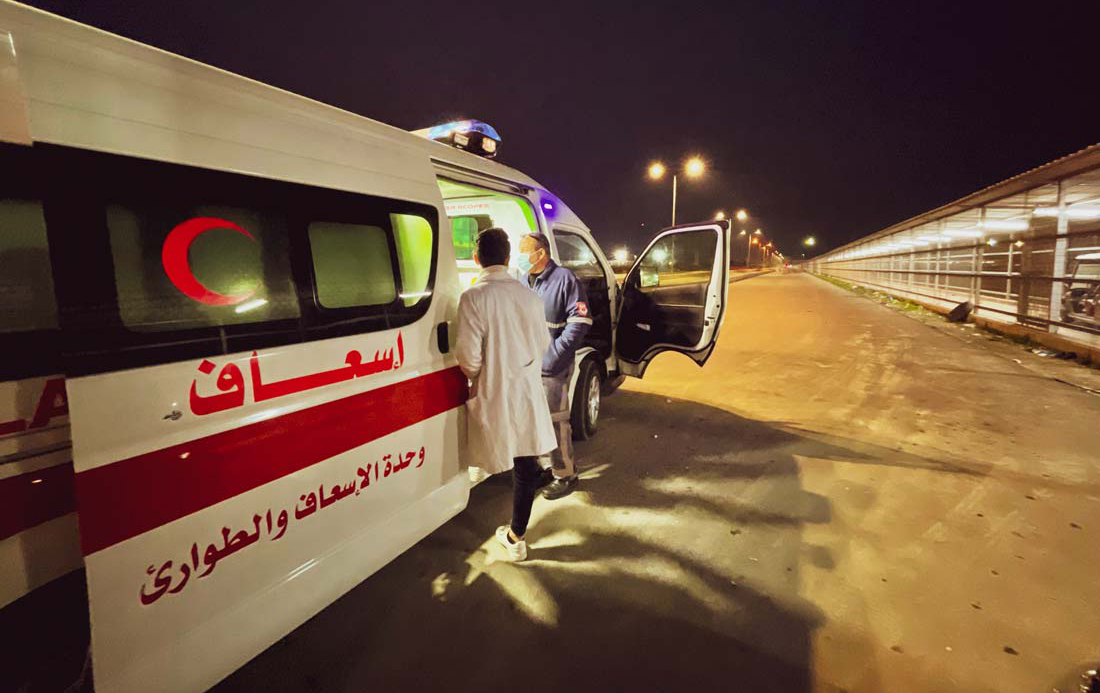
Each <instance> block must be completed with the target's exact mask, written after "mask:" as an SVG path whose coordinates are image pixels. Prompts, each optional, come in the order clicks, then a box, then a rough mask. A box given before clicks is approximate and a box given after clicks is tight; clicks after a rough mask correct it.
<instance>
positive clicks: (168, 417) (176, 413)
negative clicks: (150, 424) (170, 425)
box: [164, 409, 183, 421]
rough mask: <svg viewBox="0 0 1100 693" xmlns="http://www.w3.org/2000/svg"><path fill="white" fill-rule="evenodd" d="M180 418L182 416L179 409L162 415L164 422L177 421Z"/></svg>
mask: <svg viewBox="0 0 1100 693" xmlns="http://www.w3.org/2000/svg"><path fill="white" fill-rule="evenodd" d="M181 416H183V414H181V413H180V411H179V409H173V410H172V413H170V414H165V415H164V420H165V421H169V420H171V421H179V420H180V417H181Z"/></svg>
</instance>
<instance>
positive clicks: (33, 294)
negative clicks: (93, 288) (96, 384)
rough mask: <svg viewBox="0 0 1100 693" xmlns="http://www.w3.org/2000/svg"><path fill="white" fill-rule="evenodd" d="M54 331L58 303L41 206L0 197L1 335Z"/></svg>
mask: <svg viewBox="0 0 1100 693" xmlns="http://www.w3.org/2000/svg"><path fill="white" fill-rule="evenodd" d="M53 329H57V303H56V300H55V299H54V287H53V271H52V270H51V268H50V253H49V248H48V247H47V245H46V220H45V219H44V218H43V215H42V203H41V202H39V201H38V200H21V199H3V198H0V332H32V331H37V330H53Z"/></svg>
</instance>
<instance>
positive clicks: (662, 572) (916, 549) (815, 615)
mask: <svg viewBox="0 0 1100 693" xmlns="http://www.w3.org/2000/svg"><path fill="white" fill-rule="evenodd" d="M730 300H731V308H730V312H729V313H728V315H727V318H726V322H725V325H724V327H723V333H722V337H721V340H720V344H719V348H718V349H717V350H716V351H715V353H714V354H713V356H712V358H711V360H710V362H709V363H708V364H707V365H706V367H705V368H702V369H700V368H698V367H697V366H695V364H694V363H691V362H690V361H689V360H687V359H686V358H684V357H682V356H679V355H666V356H662V357H660V358H658V359H657V361H655V362H654V364H653V365H652V367H651V368H650V370H649V372H648V373H647V374H646V379H645V380H644V381H641V382H638V381H631V382H628V384H627V385H625V386H624V387H623V389H622V390H620V391H619V392H618V393H616V394H614V395H613V396H611V397H609V398H607V399H606V400H605V401H604V406H603V412H602V415H601V422H600V432H599V434H598V436H597V437H596V439H595V440H593V441H590V442H587V443H582V444H578V446H577V452H578V456H579V458H580V460H581V463H582V466H583V469H584V473H583V480H582V482H581V486H580V490H579V491H578V492H577V493H574V494H573V495H572V496H570V497H568V498H566V499H562V500H558V501H554V502H548V501H544V500H539V501H537V502H536V505H535V512H534V516H533V524H532V527H531V529H530V532H529V540H530V542H531V546H530V560H529V561H527V562H526V563H523V564H518V565H517V564H510V563H507V562H504V561H503V554H502V552H501V551H500V550H499V548H498V547H496V546H495V545H494V544H493V542H492V540H491V534H492V531H493V529H494V528H495V527H496V526H497V525H499V524H502V523H504V522H506V521H507V518H508V514H509V509H510V481H509V479H508V478H507V477H502V478H494V479H491V480H489V481H488V482H485V483H483V484H481V485H480V486H478V487H476V488H475V489H474V490H473V495H472V498H471V502H470V505H469V507H468V508H467V509H466V511H464V512H463V513H462V514H461V515H459V516H458V517H457V518H455V519H454V520H453V521H451V522H450V523H448V524H447V525H445V526H443V527H442V528H440V529H439V530H438V531H436V532H435V533H433V534H432V535H431V536H429V537H428V538H426V539H425V540H423V541H422V542H420V543H419V544H418V545H417V546H415V547H414V548H412V549H411V550H409V551H408V552H406V553H405V554H404V555H402V556H401V557H400V558H399V559H397V560H396V561H394V562H393V563H391V564H390V565H389V566H387V567H386V568H384V569H383V570H382V571H380V572H379V573H378V574H376V575H374V576H373V577H371V578H370V579H368V580H366V581H365V582H364V583H363V584H361V585H360V586H359V587H357V588H356V589H355V590H353V591H352V592H350V593H349V594H347V595H346V596H345V597H343V598H342V599H341V600H339V601H338V602H337V603H335V604H334V605H332V606H331V607H329V608H328V609H326V610H325V611H324V612H322V613H321V614H319V615H318V616H317V617H315V618H314V619H312V620H311V621H309V622H308V623H306V624H305V625H303V626H302V627H301V628H299V629H297V630H296V631H294V632H293V633H292V634H290V635H289V636H287V637H286V638H284V639H283V640H282V641H280V642H279V643H277V644H276V645H275V646H273V647H272V648H270V649H269V650H268V651H267V652H265V653H263V654H262V655H260V656H259V657H257V658H256V659H255V660H253V661H252V662H251V663H250V664H248V665H247V666H246V667H244V668H243V669H241V670H240V671H238V672H237V673H235V674H233V675H232V676H231V677H230V678H228V679H227V680H226V681H224V682H223V683H222V684H220V685H219V686H218V687H217V688H215V689H214V690H216V691H218V692H219V693H229V692H230V691H233V692H237V691H260V690H263V691H301V690H325V691H348V692H351V691H356V692H358V691H365V690H370V689H379V688H384V690H395V691H401V690H414V689H415V690H429V691H430V690H444V689H446V690H451V691H466V690H469V691H475V690H476V691H496V690H505V689H515V690H523V691H561V690H599V689H600V688H602V687H605V686H607V687H610V690H645V691H683V690H691V689H695V690H706V691H711V690H726V691H783V692H784V693H798V692H799V691H822V692H825V691H828V692H834V691H848V692H850V693H856V692H862V691H967V692H968V693H976V692H983V691H1006V692H1007V691H1013V692H1016V691H1039V692H1044V693H1045V692H1048V691H1051V690H1054V689H1056V688H1058V687H1061V686H1063V682H1064V681H1067V680H1068V677H1069V676H1071V675H1072V674H1073V672H1074V671H1077V670H1080V669H1081V668H1083V666H1084V665H1085V664H1088V663H1089V662H1090V660H1093V663H1095V661H1096V660H1100V638H1098V637H1097V633H1100V608H1098V606H1100V600H1098V599H1097V585H1098V584H1100V583H1098V581H1097V578H1096V575H1097V572H1098V567H1100V556H1098V547H1100V541H1098V537H1100V440H1098V431H1100V425H1098V424H1100V397H1098V396H1097V395H1095V394H1092V393H1090V392H1089V391H1087V389H1083V388H1081V387H1076V386H1073V385H1070V384H1067V383H1066V382H1062V381H1060V380H1059V379H1057V378H1056V376H1054V375H1051V374H1050V373H1048V372H1046V371H1044V370H1043V367H1042V366H1041V364H1040V365H1036V364H1034V363H1032V362H1031V361H1028V360H1026V358H1025V356H1021V354H1024V355H1026V356H1028V357H1030V355H1029V354H1027V352H1026V350H1023V349H1021V348H1019V347H1016V346H1015V345H1011V346H1006V345H1003V344H1001V343H999V342H995V341H991V340H988V339H984V338H974V339H971V338H970V337H969V336H967V335H965V334H960V333H956V332H952V331H951V330H945V329H941V328H940V326H939V325H937V324H933V323H931V322H929V321H926V320H920V319H914V318H913V317H911V316H908V315H904V314H902V313H900V312H898V311H895V310H891V309H890V308H888V307H884V306H882V305H880V304H878V303H876V302H874V301H872V300H869V299H867V298H864V297H861V296H857V295H854V294H851V293H848V292H846V291H844V290H843V289H840V288H838V287H835V286H832V285H830V284H827V283H825V282H823V281H820V280H818V279H816V278H813V277H810V276H807V275H804V274H795V273H791V274H769V275H765V276H760V277H754V278H752V279H749V280H746V281H741V282H738V283H735V284H732V285H731V290H730ZM953 329H954V328H953ZM960 329H962V328H960ZM1033 358H1036V359H1037V358H1038V357H1033ZM1058 367H1059V368H1061V367H1062V366H1058ZM1061 690H1063V691H1066V690H1069V689H1068V688H1062V689H1061Z"/></svg>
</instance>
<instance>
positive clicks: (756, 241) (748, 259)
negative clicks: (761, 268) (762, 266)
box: [741, 229, 771, 267]
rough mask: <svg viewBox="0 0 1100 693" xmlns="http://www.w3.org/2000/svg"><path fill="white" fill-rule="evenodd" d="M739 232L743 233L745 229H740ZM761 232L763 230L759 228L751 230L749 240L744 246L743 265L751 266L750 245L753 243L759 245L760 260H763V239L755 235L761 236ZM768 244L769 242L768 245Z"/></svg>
mask: <svg viewBox="0 0 1100 693" xmlns="http://www.w3.org/2000/svg"><path fill="white" fill-rule="evenodd" d="M741 233H742V234H744V233H745V231H744V230H742V231H741ZM763 233H764V232H763V231H761V230H760V229H757V230H755V231H753V232H752V235H751V236H749V242H748V243H747V244H746V246H745V266H746V267H752V247H753V246H754V245H758V246H760V262H761V263H763V261H764V239H763V238H757V236H762V235H763ZM770 245H771V244H770V242H769V246H770Z"/></svg>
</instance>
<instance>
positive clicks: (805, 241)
mask: <svg viewBox="0 0 1100 693" xmlns="http://www.w3.org/2000/svg"><path fill="white" fill-rule="evenodd" d="M802 245H804V246H806V247H807V248H812V247H813V246H815V245H817V239H816V238H814V237H813V236H806V238H804V239H803V240H802Z"/></svg>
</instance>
